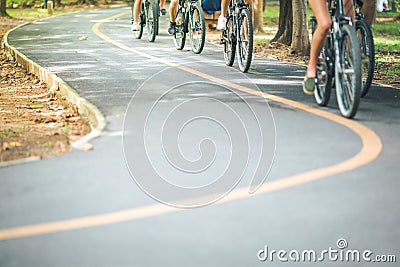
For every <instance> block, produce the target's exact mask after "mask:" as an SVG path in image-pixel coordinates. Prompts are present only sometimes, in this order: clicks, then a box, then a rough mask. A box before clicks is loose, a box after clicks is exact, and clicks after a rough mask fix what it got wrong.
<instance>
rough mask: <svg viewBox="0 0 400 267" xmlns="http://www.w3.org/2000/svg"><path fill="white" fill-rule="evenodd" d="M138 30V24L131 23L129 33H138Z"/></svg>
mask: <svg viewBox="0 0 400 267" xmlns="http://www.w3.org/2000/svg"><path fill="white" fill-rule="evenodd" d="M139 30H140V29H139V23H137V22H133V23H132V26H131V31H133V32H136V31H139Z"/></svg>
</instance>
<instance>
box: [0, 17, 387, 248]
mask: <svg viewBox="0 0 400 267" xmlns="http://www.w3.org/2000/svg"><path fill="white" fill-rule="evenodd" d="M129 13H130V11H127V12H124V13H121V14H119V15H116V16H113V17H110V18H108V19H105V20H103V21H102V22H98V23H96V24H95V25H94V26H93V28H92V30H93V32H94V33H96V34H97V35H98V36H99V37H100V38H102V39H104V40H106V41H108V42H110V43H112V44H113V45H115V46H117V47H119V48H121V49H124V50H127V51H131V52H133V53H136V54H139V55H141V56H143V57H147V58H149V59H152V60H155V61H158V62H160V63H163V64H166V65H168V66H172V67H175V68H179V69H181V70H184V71H186V72H189V73H192V74H194V75H197V76H199V77H202V78H204V79H208V80H210V81H213V82H216V83H220V84H222V85H225V86H228V87H231V88H233V89H236V90H240V91H242V92H246V93H249V94H252V95H257V96H260V97H263V98H265V99H268V100H271V101H275V102H278V103H281V104H285V105H288V106H291V107H294V108H297V109H299V110H303V111H306V112H309V113H312V114H314V115H317V116H320V117H322V118H325V119H328V120H330V121H333V122H335V123H338V124H340V125H343V126H345V127H347V128H348V129H350V130H352V131H353V132H354V133H355V134H357V135H358V136H359V137H360V139H361V141H362V148H361V150H360V151H359V152H358V153H357V154H356V155H355V156H353V157H352V158H350V159H347V160H345V161H343V162H340V163H337V164H334V165H331V166H327V167H323V168H320V169H316V170H311V171H308V172H305V173H300V174H296V175H293V176H289V177H285V178H282V179H279V180H275V181H272V182H267V183H265V184H263V185H262V187H261V188H260V189H259V190H258V191H257V193H255V195H258V194H264V193H268V192H273V191H277V190H281V189H287V188H290V187H294V186H297V185H302V184H306V183H309V182H312V181H316V180H319V179H322V178H326V177H329V176H332V175H335V174H340V173H344V172H347V171H351V170H354V169H357V168H359V167H361V166H364V165H367V164H369V163H370V162H372V161H373V160H375V159H376V158H377V157H378V156H379V154H380V152H381V151H382V143H381V140H380V138H379V136H378V135H377V134H376V133H375V132H374V131H372V130H371V129H369V128H367V127H366V126H364V125H362V124H360V123H358V122H356V121H354V120H349V119H346V118H343V117H341V116H339V115H335V114H332V113H329V112H327V111H324V110H321V109H318V108H314V107H311V106H308V105H305V104H302V103H299V102H296V101H293V100H289V99H285V98H282V97H279V96H275V95H271V94H268V93H263V92H259V91H256V90H252V89H250V88H247V87H245V86H241V85H238V84H235V83H231V82H228V81H224V80H222V79H220V78H217V77H214V76H211V75H208V74H205V73H202V72H200V71H196V70H194V69H191V68H188V67H186V66H182V65H179V64H175V63H173V62H170V61H168V60H166V59H162V58H157V57H154V56H152V55H148V54H146V53H143V52H141V51H138V50H136V49H133V48H130V47H127V46H125V45H123V44H120V43H118V42H116V41H114V40H112V39H111V38H109V37H108V36H106V35H104V34H103V33H101V32H100V30H99V27H100V25H101V24H102V23H103V22H104V21H107V20H113V19H115V18H118V17H120V16H123V15H126V14H129ZM249 196H250V195H249V193H248V188H239V189H235V190H233V191H232V192H230V193H229V194H228V195H227V196H226V197H225V198H223V199H222V200H220V201H219V202H217V203H215V204H220V203H226V202H230V201H234V200H239V199H244V198H247V197H249ZM181 210H182V209H177V208H173V207H170V206H166V205H164V204H154V205H148V206H144V207H138V208H133V209H128V210H122V211H117V212H110V213H105V214H100V215H93V216H85V217H79V218H75V219H69V220H62V221H54V222H46V223H39V224H35V225H26V226H19V227H14V228H8V229H2V230H0V240H10V239H16V238H23V237H30V236H37V235H43V234H50V233H56V232H62V231H71V230H75V229H83V228H89V227H96V226H101V225H109V224H115V223H120V222H126V221H132V220H137V219H144V218H148V217H152V216H158V215H161V214H166V213H172V212H177V211H181Z"/></svg>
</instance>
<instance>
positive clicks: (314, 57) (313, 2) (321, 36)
mask: <svg viewBox="0 0 400 267" xmlns="http://www.w3.org/2000/svg"><path fill="white" fill-rule="evenodd" d="M308 2H309V4H310V7H311V9H312V11H313V13H314V16H315V18H316V19H317V28H316V29H315V32H314V35H313V38H312V40H311V49H310V61H309V62H308V67H307V73H306V77H305V80H307V79H308V78H315V77H316V74H317V62H318V56H319V54H320V53H321V50H322V47H323V46H324V45H325V39H326V35H327V33H328V31H329V28H330V27H331V24H332V20H331V17H330V15H329V11H328V8H327V7H326V1H325V0H309V1H308Z"/></svg>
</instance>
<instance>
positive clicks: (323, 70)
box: [314, 44, 332, 107]
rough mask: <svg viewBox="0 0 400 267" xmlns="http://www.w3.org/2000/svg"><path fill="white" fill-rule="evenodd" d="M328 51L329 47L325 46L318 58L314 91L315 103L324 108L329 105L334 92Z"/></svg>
mask: <svg viewBox="0 0 400 267" xmlns="http://www.w3.org/2000/svg"><path fill="white" fill-rule="evenodd" d="M328 51H329V46H328V44H325V46H324V47H323V48H322V51H321V54H320V57H319V58H318V63H317V84H316V87H315V90H314V98H315V101H316V102H317V104H318V105H320V106H322V107H325V106H326V105H328V103H329V100H330V98H331V92H332V72H331V71H330V69H329V59H328V58H327V53H329V52H328Z"/></svg>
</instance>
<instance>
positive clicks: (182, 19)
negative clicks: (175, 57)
mask: <svg viewBox="0 0 400 267" xmlns="http://www.w3.org/2000/svg"><path fill="white" fill-rule="evenodd" d="M185 23H186V13H185V12H184V10H183V8H182V7H179V8H178V12H177V13H176V32H175V34H174V36H173V39H174V45H175V47H176V49H177V50H182V49H183V48H184V47H185V42H186V31H185Z"/></svg>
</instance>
